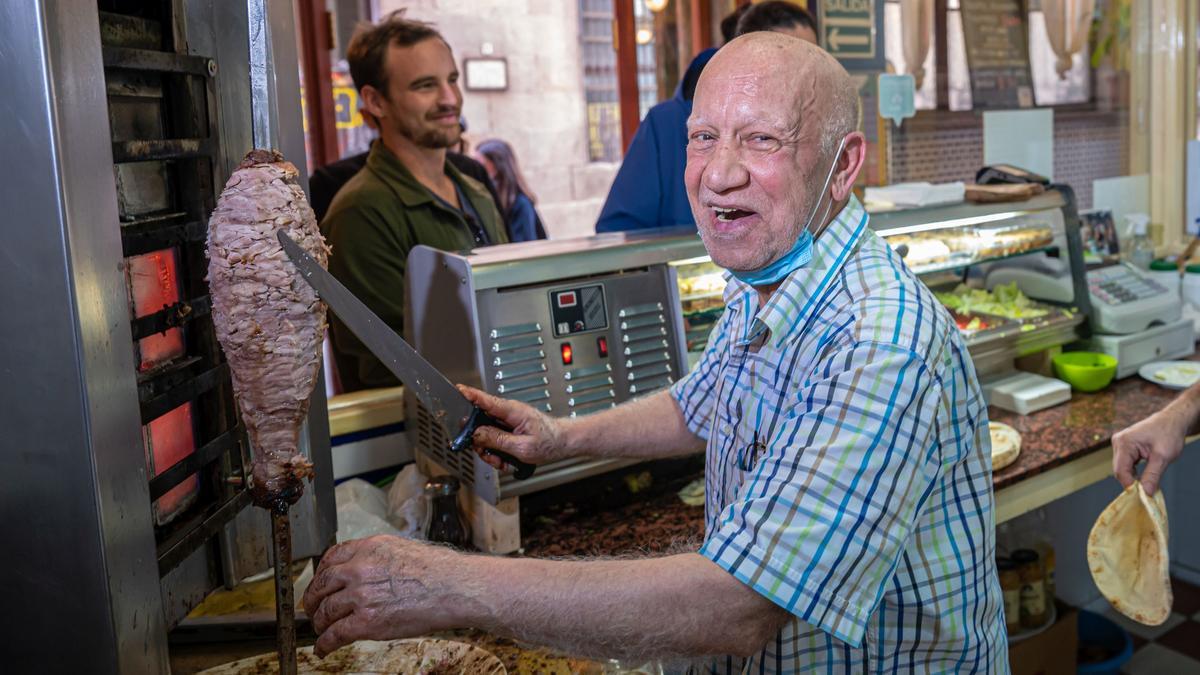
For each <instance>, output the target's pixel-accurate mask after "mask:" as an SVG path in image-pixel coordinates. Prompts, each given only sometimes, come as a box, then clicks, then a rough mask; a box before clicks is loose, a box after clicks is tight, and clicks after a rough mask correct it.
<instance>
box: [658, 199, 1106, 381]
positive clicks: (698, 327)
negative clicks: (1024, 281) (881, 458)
mask: <svg viewBox="0 0 1200 675" xmlns="http://www.w3.org/2000/svg"><path fill="white" fill-rule="evenodd" d="M870 222H871V228H872V229H873V230H874V231H875V233H876V234H877V235H879V236H881V237H883V239H884V240H885V241H887V243H888V244H889V245H891V246H892V248H893V249H895V250H896V251H897V252H898V253H899V254H900V255H901V256H902V257H903V258H904V260H905V263H906V264H907V265H908V266H909V268H910V269H912V270H913V272H914V273H916V274H917V275H918V276H919V277H920V278H921V280H922V281H923V282H924V283H925V284H926V285H927V286H928V287H929V288H930V289H931V290H932V291H934V294H935V296H936V297H937V298H938V300H939V301H941V302H942V304H943V305H945V306H946V308H947V310H949V311H950V313H951V315H952V316H953V317H954V319H955V321H956V323H957V324H958V326H959V330H960V331H962V334H963V337H964V339H965V340H966V342H967V347H968V348H969V349H970V351H971V355H972V359H973V360H974V361H975V366H976V369H977V370H978V371H979V372H981V373H984V372H989V371H993V370H1004V369H1007V368H1011V365H1012V361H1013V359H1015V358H1018V357H1021V356H1026V355H1028V354H1033V353H1037V352H1040V351H1042V350H1045V349H1048V348H1052V347H1057V346H1060V345H1063V344H1066V343H1068V342H1072V341H1074V340H1077V339H1079V338H1080V337H1086V336H1085V335H1084V331H1085V330H1086V315H1087V314H1088V312H1089V311H1090V308H1089V307H1088V306H1087V299H1086V298H1087V293H1086V283H1087V282H1086V279H1085V277H1084V270H1085V266H1084V263H1083V248H1082V241H1081V238H1080V234H1079V217H1078V214H1077V212H1076V209H1075V203H1074V195H1073V194H1072V192H1071V190H1070V188H1068V187H1065V186H1062V187H1055V188H1053V189H1051V190H1048V191H1047V192H1045V193H1044V194H1042V195H1039V196H1037V197H1034V198H1032V199H1029V200H1025V201H1021V202H1008V203H1000V204H972V203H965V202H964V203H959V204H951V205H943V206H934V207H928V208H920V209H903V210H887V211H872V212H871V221H870ZM1033 256H1041V257H1046V258H1055V259H1059V260H1062V261H1064V262H1066V263H1067V265H1068V266H1069V268H1070V270H1071V276H1072V285H1073V286H1074V287H1075V289H1076V291H1077V292H1076V293H1075V294H1074V297H1076V298H1083V299H1084V300H1083V302H1082V303H1081V304H1082V305H1083V306H1080V304H1075V303H1070V304H1061V305H1058V304H1051V303H1046V302H1041V301H1035V300H1032V299H1030V298H1028V297H1026V296H1025V295H1024V294H1022V293H1021V292H1020V290H1018V289H1017V288H1016V285H1015V284H1012V285H1004V286H997V287H995V288H992V289H991V290H988V289H985V288H984V287H983V285H984V284H983V280H984V278H985V277H986V274H987V272H988V270H989V269H991V268H992V267H993V266H996V265H1004V264H1006V263H1007V262H1008V261H1010V260H1013V259H1016V258H1028V257H1033ZM671 267H672V269H673V270H674V271H675V276H676V282H677V284H678V287H679V298H680V305H681V308H680V309H681V313H682V315H683V325H684V330H685V333H686V340H687V350H688V360H689V364H693V363H695V361H696V359H698V358H699V356H700V354H701V353H702V352H703V351H704V347H705V345H706V344H707V342H708V336H709V333H711V331H712V328H713V326H714V324H715V323H716V321H717V320H718V319H719V318H720V316H721V314H722V312H723V311H724V297H723V295H724V290H725V279H726V277H725V273H724V271H723V270H722V269H721V268H719V267H717V266H716V265H714V264H713V263H712V262H711V260H710V259H709V258H708V257H707V256H703V255H701V256H697V257H689V258H686V259H680V260H676V261H674V262H672V263H671Z"/></svg>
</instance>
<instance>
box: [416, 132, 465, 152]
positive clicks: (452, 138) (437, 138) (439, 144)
mask: <svg viewBox="0 0 1200 675" xmlns="http://www.w3.org/2000/svg"><path fill="white" fill-rule="evenodd" d="M410 138H412V142H413V143H414V144H416V145H417V146H419V147H422V148H429V149H431V150H440V149H441V148H453V147H454V146H456V145H458V142H459V141H460V140H461V139H462V131H461V130H460V129H458V128H457V127H456V128H454V129H446V130H444V131H443V130H441V129H423V130H421V131H420V132H419V133H418V134H417V135H416V136H413V137H410Z"/></svg>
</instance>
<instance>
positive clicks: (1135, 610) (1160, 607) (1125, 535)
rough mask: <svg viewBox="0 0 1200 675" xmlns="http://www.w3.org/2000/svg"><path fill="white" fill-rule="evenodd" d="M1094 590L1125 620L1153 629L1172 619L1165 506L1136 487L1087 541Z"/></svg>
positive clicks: (1105, 513)
mask: <svg viewBox="0 0 1200 675" xmlns="http://www.w3.org/2000/svg"><path fill="white" fill-rule="evenodd" d="M1087 556H1088V566H1089V567H1090V568H1091V570H1092V578H1093V579H1095V581H1096V586H1097V588H1099V589H1100V592H1101V593H1102V594H1104V597H1105V598H1107V599H1108V601H1109V602H1110V603H1112V606H1113V607H1114V608H1115V609H1116V610H1117V611H1118V612H1120V613H1122V614H1124V615H1125V616H1127V617H1129V618H1131V619H1133V620H1134V621H1137V622H1139V623H1144V624H1146V625H1147V626H1157V625H1159V624H1161V623H1163V622H1164V621H1166V620H1167V616H1169V615H1170V613H1171V575H1170V570H1169V562H1170V561H1169V559H1168V557H1167V506H1166V503H1165V502H1164V501H1163V496H1162V490H1159V491H1158V492H1156V493H1154V497H1153V498H1151V497H1149V496H1147V495H1146V491H1145V490H1144V489H1143V488H1142V484H1141V483H1140V482H1137V481H1135V482H1134V483H1133V485H1130V486H1129V487H1128V488H1127V489H1126V490H1125V491H1124V492H1122V493H1121V495H1120V496H1119V497H1117V498H1116V499H1114V500H1113V502H1112V503H1111V504H1109V505H1108V507H1107V508H1105V509H1104V511H1103V512H1102V513H1101V514H1100V517H1099V518H1098V519H1097V520H1096V524H1095V525H1094V526H1093V527H1092V533H1091V534H1090V535H1089V536H1088V545H1087Z"/></svg>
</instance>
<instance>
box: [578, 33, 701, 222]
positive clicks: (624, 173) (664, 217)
mask: <svg viewBox="0 0 1200 675" xmlns="http://www.w3.org/2000/svg"><path fill="white" fill-rule="evenodd" d="M716 53H717V50H716V49H706V50H704V51H702V52H700V53H699V54H698V55H697V56H696V58H694V59H692V63H691V64H690V65H688V68H687V71H686V72H685V74H684V76H683V80H681V81H680V82H679V86H678V87H676V88H675V95H674V96H672V97H671V98H670V99H668V100H666V101H663V102H662V103H659V104H658V105H656V106H654V107H653V108H650V111H649V112H647V113H646V117H645V119H643V120H642V123H641V124H640V125H639V126H638V130H637V133H636V134H634V136H633V141H632V142H630V144H629V149H628V150H626V151H625V159H624V161H622V162H621V168H620V169H619V170H618V171H617V177H616V178H615V179H613V184H612V187H611V188H609V191H608V199H606V200H605V201H604V208H603V210H601V211H600V219H599V220H598V221H597V222H596V232H618V231H621V230H641V229H646V228H651V227H671V226H673V225H690V226H692V227H695V226H696V222H695V220H694V219H693V218H692V207H691V205H690V204H689V203H688V199H687V193H686V192H685V191H684V189H683V167H684V165H685V164H686V163H687V119H688V115H691V114H692V94H693V93H694V92H695V90H696V81H697V80H699V79H700V72H701V71H702V70H704V66H705V64H707V63H708V60H709V59H711V58H712V57H713V54H716Z"/></svg>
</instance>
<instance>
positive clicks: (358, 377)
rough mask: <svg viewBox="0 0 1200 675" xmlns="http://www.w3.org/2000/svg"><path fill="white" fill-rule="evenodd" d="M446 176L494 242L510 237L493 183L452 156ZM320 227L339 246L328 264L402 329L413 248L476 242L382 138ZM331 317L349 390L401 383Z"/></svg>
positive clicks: (453, 247) (462, 219)
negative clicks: (407, 269)
mask: <svg viewBox="0 0 1200 675" xmlns="http://www.w3.org/2000/svg"><path fill="white" fill-rule="evenodd" d="M446 175H448V176H450V177H451V178H452V179H453V180H454V181H455V183H457V184H458V186H459V188H460V190H461V194H462V195H463V196H465V197H466V198H467V199H468V200H469V201H470V202H471V206H473V207H474V209H475V212H476V213H477V214H479V218H480V220H481V221H483V222H482V226H483V230H484V231H485V232H486V233H487V236H488V239H490V241H491V243H492V244H504V243H507V242H508V237H507V235H506V234H505V232H504V227H503V226H502V225H501V221H500V213H499V212H498V211H497V210H496V205H495V204H494V203H493V202H492V198H491V195H489V194H488V192H487V189H486V188H485V187H484V186H483V185H481V184H479V183H478V182H476V181H475V180H473V179H471V178H469V177H467V176H464V175H463V174H462V173H460V172H459V171H458V169H455V168H454V166H453V165H451V164H449V163H447V164H446ZM469 212H470V211H469V210H468V211H467V213H469ZM321 231H322V233H323V234H324V235H325V238H326V240H327V241H328V242H329V244H330V246H331V247H332V248H333V252H332V253H331V254H330V256H329V271H330V272H332V273H333V275H334V276H335V277H337V278H338V280H339V281H341V282H342V283H343V284H345V285H346V288H348V289H350V291H351V292H352V293H354V295H356V296H358V298H359V299H360V300H362V301H363V302H364V303H365V304H366V305H367V306H368V307H370V308H371V310H372V311H374V312H375V313H376V314H378V315H379V318H381V319H383V321H384V322H385V323H387V324H388V325H389V326H391V327H392V329H393V330H395V331H396V332H397V333H401V334H403V327H404V270H405V267H406V265H407V262H408V253H409V251H411V250H412V249H413V247H414V246H416V245H418V244H424V245H426V246H432V247H434V248H439V249H443V250H447V251H465V250H470V249H472V248H474V247H475V246H476V242H475V235H474V232H473V230H472V228H471V227H470V226H469V225H468V223H467V220H466V216H464V214H463V212H462V211H459V210H456V209H453V208H451V207H450V206H449V205H447V204H445V203H444V202H442V201H441V200H440V199H437V198H436V197H435V196H434V194H433V192H431V191H430V190H429V189H428V188H426V187H425V186H424V185H422V184H421V183H419V182H418V181H417V179H416V178H415V177H413V175H412V173H410V172H409V171H408V169H407V168H405V167H404V165H403V164H402V163H401V162H400V160H399V159H397V157H396V156H395V155H394V154H392V152H391V151H390V150H388V149H387V148H386V147H384V145H383V143H380V142H375V143H374V144H372V146H371V153H370V154H369V155H368V156H367V164H366V166H364V167H363V169H362V170H361V171H359V172H358V173H357V174H355V175H354V177H353V178H351V179H350V180H349V182H347V183H346V185H345V186H343V187H342V189H341V190H339V191H338V193H337V196H336V197H334V199H333V203H332V204H330V206H329V212H328V213H327V214H326V215H325V219H324V220H323V221H321ZM329 323H330V326H331V328H332V338H333V354H334V360H335V361H336V363H337V368H338V374H339V376H340V377H341V380H342V389H343V390H344V391H356V390H358V389H366V388H369V387H391V386H396V385H397V384H398V382H397V380H396V378H395V377H394V376H393V375H392V374H391V372H389V371H388V370H387V368H385V367H384V366H383V364H382V363H380V362H379V360H378V359H377V358H375V356H374V355H373V354H371V352H370V350H368V349H367V348H366V347H364V346H363V344H362V343H361V342H359V340H358V338H356V337H354V334H353V333H351V332H350V330H349V329H348V328H346V325H345V324H343V323H342V322H341V321H339V320H338V318H337V315H335V314H333V313H332V312H330V322H329Z"/></svg>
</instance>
